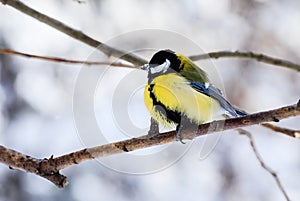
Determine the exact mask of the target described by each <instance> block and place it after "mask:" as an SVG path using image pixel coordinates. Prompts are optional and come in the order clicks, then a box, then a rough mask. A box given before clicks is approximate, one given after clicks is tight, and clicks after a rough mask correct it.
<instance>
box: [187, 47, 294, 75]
mask: <svg viewBox="0 0 300 201" xmlns="http://www.w3.org/2000/svg"><path fill="white" fill-rule="evenodd" d="M226 57H235V58H248V59H255V60H257V61H259V62H263V63H267V64H272V65H275V66H281V67H286V68H289V69H292V70H296V71H298V72H299V71H300V65H299V64H296V63H293V62H290V61H287V60H283V59H277V58H274V57H270V56H267V55H264V54H258V53H254V52H240V51H234V52H231V51H220V52H210V53H207V54H198V55H193V56H190V57H189V58H190V59H191V60H193V61H197V60H203V59H210V58H214V59H218V58H226Z"/></svg>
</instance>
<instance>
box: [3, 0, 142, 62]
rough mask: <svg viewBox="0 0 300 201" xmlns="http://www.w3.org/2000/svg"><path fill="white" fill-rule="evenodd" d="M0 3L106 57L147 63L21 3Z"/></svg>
mask: <svg viewBox="0 0 300 201" xmlns="http://www.w3.org/2000/svg"><path fill="white" fill-rule="evenodd" d="M0 2H1V3H3V4H4V5H9V6H11V7H13V8H15V9H17V10H19V11H21V12H23V13H25V14H27V15H29V16H31V17H33V18H35V19H37V20H39V21H41V22H43V23H45V24H48V25H49V26H51V27H53V28H55V29H57V30H59V31H61V32H62V33H65V34H67V35H69V36H71V37H72V38H75V39H77V40H79V41H81V42H83V43H85V44H87V45H90V46H92V47H95V48H97V49H98V50H100V51H101V52H103V53H104V54H106V55H107V56H108V57H110V56H115V57H120V58H121V59H124V60H126V61H128V62H130V63H132V64H135V65H138V66H140V65H143V64H145V63H147V61H146V60H145V59H143V58H141V57H139V56H137V55H135V54H132V53H126V52H124V51H122V50H119V49H116V48H113V47H110V46H108V45H106V44H104V43H102V42H99V41H97V40H95V39H93V38H91V37H89V36H88V35H86V34H84V33H82V32H81V31H79V30H75V29H73V28H71V27H69V26H67V25H65V24H64V23H62V22H60V21H58V20H56V19H54V18H51V17H49V16H47V15H45V14H43V13H40V12H38V11H36V10H34V9H32V8H30V7H29V6H27V5H25V4H24V3H22V2H21V1H18V0H0Z"/></svg>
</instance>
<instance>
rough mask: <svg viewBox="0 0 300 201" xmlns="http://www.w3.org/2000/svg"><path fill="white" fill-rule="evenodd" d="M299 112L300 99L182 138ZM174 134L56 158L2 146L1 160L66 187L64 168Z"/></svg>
mask: <svg viewBox="0 0 300 201" xmlns="http://www.w3.org/2000/svg"><path fill="white" fill-rule="evenodd" d="M299 115H300V100H299V102H298V103H297V104H295V105H289V106H285V107H282V108H278V109H275V110H270V111H265V112H259V113H255V114H251V115H247V116H244V117H239V118H232V119H226V120H219V121H213V122H210V123H206V124H201V125H199V127H198V130H191V129H184V130H182V131H181V135H182V139H190V140H191V139H194V138H195V137H198V136H202V135H207V134H211V133H214V132H219V131H223V130H230V129H235V128H241V127H245V126H251V125H255V124H260V123H264V122H270V121H275V122H278V121H279V120H281V119H285V118H288V117H293V116H299ZM174 135H175V132H174V131H170V132H166V133H161V134H157V135H155V136H152V137H149V136H147V135H146V136H142V137H139V138H132V139H128V140H123V141H119V142H114V143H110V144H105V145H101V146H97V147H92V148H87V149H83V150H79V151H76V152H72V153H70V154H66V155H62V156H59V157H56V158H53V156H51V157H50V158H49V159H44V160H41V159H34V158H32V157H30V156H26V155H24V154H21V153H18V152H16V151H13V150H10V149H6V148H4V147H2V146H1V147H0V162H1V163H4V164H6V165H8V166H10V167H12V168H16V169H20V170H23V171H26V172H31V173H34V174H37V175H39V176H42V177H44V178H46V179H48V180H49V181H51V182H53V183H54V184H55V185H56V186H58V187H64V186H65V184H66V178H65V177H64V176H63V175H60V173H59V171H60V170H61V169H64V168H67V167H69V166H72V165H75V164H78V163H81V162H84V161H87V160H92V159H94V158H100V157H106V156H110V155H114V154H118V153H124V152H130V151H134V150H138V149H142V148H147V147H151V146H155V145H161V144H167V143H170V142H174V141H175V140H176V139H175V137H174ZM296 137H298V136H296Z"/></svg>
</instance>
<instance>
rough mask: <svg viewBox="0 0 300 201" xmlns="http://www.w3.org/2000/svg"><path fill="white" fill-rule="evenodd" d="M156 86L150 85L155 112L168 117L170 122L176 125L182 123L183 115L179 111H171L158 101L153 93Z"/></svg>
mask: <svg viewBox="0 0 300 201" xmlns="http://www.w3.org/2000/svg"><path fill="white" fill-rule="evenodd" d="M154 85H155V84H150V85H149V89H148V90H149V92H150V98H151V99H152V101H153V106H154V110H155V111H156V112H159V113H160V114H161V115H162V116H164V117H166V119H167V120H168V121H170V122H171V121H173V122H175V123H176V124H179V123H180V120H181V114H180V113H179V112H177V111H172V110H169V109H168V108H167V107H166V106H165V105H164V104H163V103H162V102H160V101H158V100H157V98H156V96H155V94H154V93H153V87H154Z"/></svg>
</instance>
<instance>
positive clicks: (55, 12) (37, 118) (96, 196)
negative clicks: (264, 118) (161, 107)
mask: <svg viewBox="0 0 300 201" xmlns="http://www.w3.org/2000/svg"><path fill="white" fill-rule="evenodd" d="M23 2H25V3H26V4H27V5H29V6H31V7H32V8H34V9H36V10H38V11H40V12H42V13H44V14H46V15H49V16H51V17H54V18H55V19H58V20H60V21H62V22H64V23H66V24H67V25H70V26H71V27H73V28H76V29H78V30H81V31H82V32H84V33H86V34H87V35H89V36H92V37H93V38H95V39H97V40H99V41H102V42H107V43H108V44H115V45H116V44H117V45H118V46H117V47H118V48H120V49H126V50H129V48H131V50H132V49H139V48H141V47H147V48H150V49H151V48H161V49H165V48H172V49H175V50H176V51H178V52H182V53H185V54H187V55H191V54H198V53H203V52H211V51H218V50H241V51H254V52H259V53H265V54H267V55H270V56H274V57H279V58H284V59H286V60H290V61H293V62H296V63H300V57H299V54H298V52H300V37H299V35H300V26H299V19H300V13H299V10H300V2H298V1H292V0H286V1H283V0H273V1H271V0H250V1H238V0H222V1H219V0H211V1H200V0H198V1H193V0H184V1H183V0H182V1H176V2H175V1H170V0H167V1H163V2H162V1H157V0H154V1H137V0H131V1H129V0H123V1H117V0H99V1H97V0H94V1H92V0H86V1H83V2H84V3H78V2H77V1H72V0H69V1H58V0H57V1H50V0H44V1H33V0H32V1H23ZM143 29H156V30H163V31H162V32H163V33H165V31H168V32H171V33H176V34H178V35H180V37H179V38H181V39H182V37H185V38H187V39H189V40H190V41H193V43H195V44H197V45H198V46H199V47H200V48H199V51H200V49H201V50H202V51H203V52H194V50H197V48H192V49H188V48H187V47H184V48H183V44H182V40H181V42H178V43H177V42H176V40H175V39H174V44H172V45H170V46H169V47H166V46H165V44H166V43H164V40H165V38H164V37H160V36H159V34H158V35H157V37H153V35H152V36H151V34H150V35H149V33H151V32H146V33H148V34H145V35H144V36H143V34H140V35H138V36H139V37H132V40H130V41H129V40H128V38H126V37H124V38H122V37H119V36H120V34H121V36H122V34H124V33H132V32H134V31H136V30H143ZM176 34H175V35H176ZM129 35H130V34H129ZM125 36H126V34H125ZM130 36H132V35H130ZM134 36H136V35H134ZM164 36H165V35H164ZM115 38H117V42H116V41H115V40H114V39H115ZM122 39H124V40H122ZM0 47H1V48H10V49H13V50H16V51H22V52H26V53H31V54H39V55H48V56H57V57H63V58H69V59H78V60H95V59H98V60H100V61H104V60H106V59H107V58H106V57H105V56H104V55H103V54H101V53H95V51H94V49H93V48H91V47H89V46H87V45H85V44H83V43H81V42H79V41H76V40H74V39H72V38H70V37H69V36H66V35H64V34H63V33H60V32H58V31H56V30H54V29H53V28H51V27H49V26H47V25H44V24H42V23H40V22H38V21H37V20H35V19H33V18H31V17H29V16H26V15H24V14H23V13H20V12H19V11H17V10H15V9H13V8H11V7H9V6H4V5H0ZM181 47H182V48H181ZM193 47H194V46H193ZM137 53H139V52H137ZM152 53H153V52H151V51H143V52H141V53H140V55H141V56H143V57H144V58H146V59H150V57H151V54H152ZM208 65H213V66H214V68H215V69H214V72H212V74H214V75H218V80H221V85H222V86H220V87H221V88H223V90H224V91H225V92H226V97H227V98H228V99H229V101H230V102H231V103H233V104H234V105H236V106H238V107H240V108H242V109H244V110H246V111H248V112H251V113H252V112H258V111H263V110H268V109H273V108H277V107H281V106H284V105H288V104H293V103H296V102H297V100H298V99H299V97H300V96H299V95H300V79H299V78H300V75H299V73H297V72H296V71H293V70H289V69H285V68H280V67H276V66H271V65H267V64H263V63H258V62H255V61H252V60H244V59H234V58H232V59H218V60H212V61H210V63H209V64H208ZM205 67H207V66H204V68H205ZM104 69H105V67H101V66H100V67H99V66H98V67H95V66H94V67H85V66H80V65H68V64H62V63H51V62H46V61H41V60H35V59H28V58H22V57H16V56H7V55H0V70H1V71H0V75H1V78H0V79H1V80H0V81H1V83H0V111H1V113H0V144H1V145H3V146H6V147H8V148H12V149H15V150H18V151H20V152H22V153H25V154H28V155H32V156H34V157H38V158H45V157H49V156H50V155H52V154H53V155H55V156H58V155H62V154H65V153H68V152H72V151H75V150H78V149H82V148H85V147H87V146H92V145H97V144H99V142H98V141H97V139H96V140H94V139H95V138H93V136H89V134H91V135H92V133H90V132H85V133H84V136H82V132H81V133H80V132H78V131H79V129H78V125H77V123H78V119H79V121H80V120H82V121H84V120H86V118H85V116H84V115H82V116H81V115H79V118H77V117H78V116H77V117H76V115H75V116H74V109H75V110H76V109H78V108H77V107H74V94H75V95H76V96H75V97H85V95H86V94H85V91H86V89H85V87H84V86H85V85H84V84H83V85H80V87H81V88H80V87H79V88H78V83H79V81H80V82H83V83H84V82H86V83H89V79H88V78H89V77H81V78H80V79H79V77H80V75H82V73H83V71H88V72H97V75H104V76H103V79H102V80H101V82H100V81H99V80H98V82H97V83H96V85H95V86H94V87H95V89H94V93H93V94H92V96H91V97H95V103H94V105H92V106H90V107H91V108H93V109H94V111H93V112H94V113H95V119H96V122H97V123H98V126H100V127H101V128H100V130H101V134H102V135H105V136H106V137H107V136H109V137H107V138H109V139H108V141H116V140H121V139H125V138H128V137H130V135H128V134H126V132H124V130H122V128H121V127H120V125H117V124H116V122H115V121H116V117H113V116H112V115H111V111H112V110H114V109H113V106H114V102H115V101H116V100H122V99H123V96H125V95H126V94H125V93H124V94H122V93H121V94H120V95H119V96H117V98H116V93H114V92H115V90H116V87H118V86H119V85H118V84H120V83H121V81H122V83H123V82H124V80H126V78H127V76H129V75H132V74H131V73H132V70H128V69H124V68H113V69H110V70H108V71H104ZM104 72H105V73H104ZM133 75H135V76H137V75H140V77H139V79H138V80H139V82H140V83H143V82H146V74H145V73H144V72H139V73H137V74H133ZM129 77H130V76H129ZM78 80H79V81H78ZM128 80H131V81H132V82H134V81H136V80H134V79H128ZM128 82H130V81H127V82H126V83H128ZM86 85H88V84H86ZM135 86H138V88H137V92H136V93H134V94H132V99H130V100H131V101H129V103H128V105H127V108H126V111H128V113H129V114H128V115H129V116H130V119H131V123H132V124H134V125H136V127H138V128H140V130H141V131H143V132H146V130H147V128H148V126H149V121H150V117H149V114H148V113H147V111H146V109H145V107H144V106H143V97H142V88H141V87H140V86H141V85H135ZM89 95H91V94H89ZM117 95H118V94H117ZM75 99H76V98H75ZM76 100H77V99H76ZM80 103H81V102H80V101H79V102H77V104H78V106H80V107H81V106H82V107H81V109H83V110H84V109H85V107H83V106H84V104H85V103H86V102H82V104H81V105H80ZM92 103H93V102H92ZM126 103H127V102H126ZM75 106H77V105H76V104H75ZM117 113H118V111H117V112H116V111H114V115H116V114H117ZM79 114H80V113H79ZM76 118H77V119H76ZM299 120H300V119H299V117H297V118H291V119H286V120H283V121H281V122H280V123H279V124H278V125H281V126H283V127H288V128H293V129H299ZM247 130H248V131H250V132H251V133H252V134H253V136H254V140H255V143H256V145H257V148H258V150H259V153H260V154H261V156H262V158H263V159H264V161H265V162H266V164H267V165H269V166H270V167H271V168H272V169H273V170H274V171H275V172H276V173H278V176H279V178H280V179H281V181H282V184H283V186H284V188H285V190H286V192H287V193H288V195H289V196H290V198H291V199H292V200H299V199H300V189H299V181H300V158H299V154H298V153H299V151H300V146H299V145H300V142H299V140H296V139H292V138H289V137H285V136H283V135H280V134H277V133H274V132H272V131H269V130H267V129H265V128H262V127H259V126H253V127H249V128H247ZM143 132H141V133H138V134H137V135H142V134H144V133H143ZM93 134H96V135H97V132H95V133H93ZM131 135H132V133H131ZM222 135H224V136H223V137H221V138H220V140H219V141H218V143H217V145H216V147H214V149H213V150H212V151H211V152H210V154H209V155H208V156H206V157H205V158H201V157H200V155H201V154H200V150H201V147H200V146H201V145H202V143H203V141H204V140H205V138H204V137H203V138H199V139H196V140H195V141H194V143H190V144H189V145H187V146H188V149H187V147H183V145H181V144H179V143H177V144H174V145H172V147H169V148H168V152H167V153H166V154H165V155H164V158H160V159H153V160H151V161H150V162H149V161H147V162H149V164H145V163H144V162H141V161H139V159H141V158H143V156H144V157H148V154H147V153H145V152H138V153H133V155H134V154H136V155H137V156H138V157H136V158H134V160H131V158H130V156H132V155H130V156H128V155H127V156H126V155H120V156H118V157H117V158H114V157H111V158H112V160H113V159H115V160H114V161H113V162H111V161H109V162H107V163H106V162H105V161H104V162H103V161H102V162H101V161H100V163H99V161H89V162H85V163H82V164H79V165H76V166H72V167H70V168H67V169H64V170H63V171H62V173H63V174H65V175H66V176H67V177H68V181H69V185H68V186H67V187H66V188H64V189H58V188H57V187H55V186H54V185H53V184H52V183H50V182H48V181H46V180H44V179H42V178H40V177H37V176H35V175H33V174H28V173H24V172H19V171H15V170H10V169H9V168H8V167H7V166H5V165H3V164H0V184H1V185H0V200H6V201H10V200H14V201H15V200H28V201H34V200H41V199H42V200H64V201H69V200H70V201H71V200H74V201H75V200H76V201H79V200H85V201H86V200H89V201H90V200H91V201H93V200H122V201H123V200H124V201H126V200H145V201H147V200H191V201H192V200H205V201H209V200H218V201H225V200H231V201H232V200H245V201H247V200H274V201H276V200H278V201H279V200H284V197H283V195H282V193H281V192H280V190H279V188H278V186H277V185H276V183H275V181H274V178H273V177H271V176H270V174H269V173H268V172H266V171H265V170H264V169H262V167H261V166H260V164H259V162H258V161H257V160H256V158H255V156H254V153H253V151H252V150H251V147H250V146H249V141H248V139H247V138H246V137H244V136H240V135H239V134H238V133H237V132H236V131H227V132H222ZM96 138H97V137H96ZM86 139H88V140H86ZM178 150H180V151H178ZM160 151H161V150H159V148H158V150H152V152H151V153H155V152H156V153H157V152H158V153H160ZM177 152H178V153H177ZM179 152H180V153H179ZM108 158H109V159H108V160H110V157H108ZM127 159H128V160H127ZM104 160H105V159H104ZM165 161H167V163H165ZM168 162H170V163H168ZM101 163H102V164H101ZM142 163H143V165H144V166H143V168H146V167H150V166H151V167H152V165H153V166H155V164H154V163H157V164H158V165H157V166H155V167H154V168H153V169H151V170H148V169H147V170H146V171H144V172H143V171H141V170H139V172H135V171H136V170H135V169H134V168H135V167H136V166H138V165H140V164H142ZM150 163H151V164H150ZM103 164H105V165H103ZM107 164H109V165H107ZM112 164H113V167H111V165H112ZM160 164H163V165H162V166H161V167H160ZM135 173H136V174H135Z"/></svg>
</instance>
